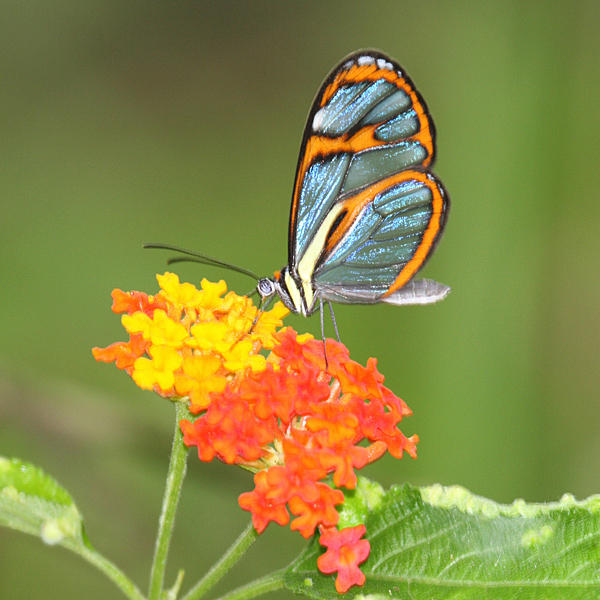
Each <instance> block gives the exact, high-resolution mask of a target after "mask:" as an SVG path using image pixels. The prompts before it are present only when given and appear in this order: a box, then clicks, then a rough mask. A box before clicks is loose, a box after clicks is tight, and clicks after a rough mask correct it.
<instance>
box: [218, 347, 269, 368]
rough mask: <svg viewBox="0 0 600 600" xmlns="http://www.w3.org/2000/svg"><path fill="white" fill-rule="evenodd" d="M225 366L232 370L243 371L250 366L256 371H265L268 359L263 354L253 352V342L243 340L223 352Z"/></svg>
mask: <svg viewBox="0 0 600 600" xmlns="http://www.w3.org/2000/svg"><path fill="white" fill-rule="evenodd" d="M223 357H224V358H225V368H226V369H229V370H230V371H241V370H242V369H245V368H246V367H250V368H251V369H252V370H253V371H254V372H258V371H264V370H265V367H266V365H267V361H266V359H265V357H264V356H262V354H253V350H252V342H251V341H250V340H243V341H241V342H238V343H237V344H236V345H235V346H233V348H231V349H230V350H228V351H227V352H224V353H223Z"/></svg>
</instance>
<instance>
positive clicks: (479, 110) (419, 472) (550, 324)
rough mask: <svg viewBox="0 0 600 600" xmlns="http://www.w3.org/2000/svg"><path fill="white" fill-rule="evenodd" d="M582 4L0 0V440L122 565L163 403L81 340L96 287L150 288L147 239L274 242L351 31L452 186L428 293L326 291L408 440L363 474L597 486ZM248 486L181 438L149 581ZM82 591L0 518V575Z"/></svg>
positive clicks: (157, 480) (157, 266)
mask: <svg viewBox="0 0 600 600" xmlns="http://www.w3.org/2000/svg"><path fill="white" fill-rule="evenodd" d="M599 20H600V4H598V3H597V2H595V1H593V0H590V1H587V2H574V3H566V2H527V3H523V2H520V1H518V0H513V1H508V2H507V1H505V2H480V3H474V2H466V1H456V0H452V1H438V2H433V1H431V2H419V3H414V2H399V1H376V0H375V1H373V0H372V1H370V2H368V3H367V2H364V3H350V2H347V1H346V2H340V1H330V2H302V3H300V2H297V3H292V2H289V3H286V2H281V3H280V2H262V1H258V2H257V1H255V2H247V3H242V2H185V3H184V2H180V3H172V2H141V1H129V2H127V1H126V2H122V1H119V2H117V1H114V0H111V1H107V0H77V1H75V0H70V1H66V0H63V1H55V2H51V3H48V2H41V1H39V0H38V1H35V0H34V1H31V2H6V3H3V8H2V20H1V21H0V33H1V38H0V39H1V40H2V41H1V42H0V45H1V47H2V52H0V69H1V79H2V85H1V88H0V115H1V116H0V118H1V119H2V137H3V143H2V157H1V160H0V185H1V196H0V198H1V201H0V202H1V208H2V209H1V213H0V232H1V236H0V245H1V248H2V249H1V252H0V270H1V278H2V279H1V281H2V292H1V296H0V297H1V300H0V306H1V307H2V310H1V311H0V331H1V332H2V333H1V335H0V386H1V387H0V415H1V417H0V418H1V421H0V423H1V428H0V454H2V455H7V456H19V457H21V458H23V459H25V460H29V461H32V462H34V463H36V464H38V465H40V466H41V467H43V468H44V469H45V470H47V471H48V472H49V473H51V474H53V475H54V476H56V477H57V478H58V480H59V481H60V482H61V483H62V484H63V485H64V486H65V487H66V488H67V489H68V490H70V491H71V493H72V494H73V495H74V497H75V499H76V501H77V503H78V505H79V507H80V509H81V511H82V512H83V514H84V516H85V519H86V524H87V531H88V534H89V536H90V538H91V540H92V542H93V543H94V544H95V545H96V546H97V547H98V548H99V549H100V550H102V551H104V552H105V553H106V554H107V555H108V556H109V557H110V558H111V559H113V560H114V561H115V562H117V564H119V565H120V566H121V567H122V568H124V569H125V570H126V571H127V572H128V573H130V574H131V575H132V576H133V578H134V579H135V580H136V582H137V583H138V584H139V585H140V586H142V588H143V589H146V583H147V581H146V580H147V575H148V568H149V564H150V559H151V554H152V542H153V538H154V533H155V528H156V521H157V516H158V510H159V505H160V498H161V495H162V485H163V478H164V475H165V472H166V466H167V455H168V450H169V447H170V440H171V433H172V426H173V423H172V419H173V411H172V407H171V406H170V405H169V404H168V403H167V402H165V401H162V400H160V399H159V398H158V397H155V396H153V395H152V394H151V393H149V392H142V391H140V390H138V389H137V388H136V387H135V386H134V385H133V383H132V382H131V381H130V380H129V379H128V378H127V377H126V375H124V374H123V373H122V372H120V371H117V370H116V369H115V368H114V367H112V366H108V365H103V364H96V363H95V362H94V361H93V359H92V356H91V352H90V348H91V347H92V346H94V345H107V344H109V343H111V342H112V341H115V340H119V339H123V337H124V334H123V331H122V329H121V326H120V322H119V318H118V317H117V316H115V315H113V314H112V313H111V312H110V303H111V299H110V295H109V294H110V291H111V289H112V288H114V287H120V288H122V289H140V290H145V291H149V292H152V291H155V290H156V282H155V279H154V274H155V273H156V272H162V271H163V270H164V269H165V263H164V261H165V259H166V253H161V252H157V251H149V250H146V251H144V250H142V248H141V245H142V243H143V242H147V241H161V242H167V243H174V244H179V245H182V246H185V247H189V248H194V249H197V250H200V251H204V252H207V253H209V254H212V255H213V256H216V257H220V258H222V259H224V260H229V261H231V262H235V263H238V264H241V265H244V266H246V267H248V268H250V269H253V270H255V271H257V272H259V273H261V274H269V273H271V272H272V271H273V270H275V269H277V268H280V267H281V266H283V264H284V263H285V262H286V258H287V257H286V248H287V246H286V235H287V222H288V210H289V199H290V195H291V187H292V182H293V176H294V169H295V166H296V160H297V152H298V146H299V142H300V137H301V134H302V131H303V127H304V120H305V117H306V113H307V111H308V108H309V105H310V102H311V100H312V98H313V95H314V93H315V92H316V90H317V88H318V86H319V84H320V82H321V80H322V78H323V77H324V76H325V75H326V74H327V72H328V70H329V69H330V68H331V67H332V66H333V65H334V64H335V63H337V61H338V60H340V59H341V57H343V56H344V55H345V54H347V53H348V52H351V51H353V50H355V49H358V48H361V47H376V48H380V49H382V50H383V51H385V52H386V53H388V54H390V56H392V57H394V58H396V59H397V60H398V61H399V62H400V63H401V64H402V65H403V66H404V67H405V68H406V70H407V71H408V73H410V75H411V77H412V78H413V79H414V81H415V82H416V84H417V86H418V87H419V89H420V90H421V92H422V94H423V95H424V96H425V98H426V100H427V103H428V104H429V107H430V109H431V111H432V113H433V116H434V119H435V123H436V126H437V130H438V162H437V165H436V168H435V170H436V173H437V174H438V175H439V176H440V177H441V178H442V179H443V181H444V182H445V184H446V187H447V188H448V190H449V192H450V196H451V198H452V210H451V214H450V219H449V223H448V227H447V229H446V234H445V236H444V238H443V240H442V242H441V244H440V245H439V246H438V250H437V252H436V254H435V256H434V257H433V259H432V260H431V261H430V263H429V264H428V266H427V268H426V270H425V272H424V273H425V275H427V276H430V277H433V278H436V279H439V280H440V281H443V282H445V283H447V284H449V285H451V286H452V288H453V292H452V294H451V295H450V296H449V297H448V299H447V300H446V301H445V302H443V303H442V304H440V305H439V306H432V307H415V308H404V309H399V308H394V307H391V306H374V307H361V306H351V307H349V306H340V307H338V308H337V311H336V315H337V319H338V324H339V327H340V330H341V333H342V339H343V341H344V342H345V343H346V345H347V346H348V347H349V348H350V349H351V351H352V354H353V357H354V358H356V359H357V360H360V361H365V360H366V359H367V357H369V356H377V357H378V359H379V365H380V369H381V370H382V372H383V373H384V374H385V375H386V378H387V382H388V384H389V385H390V387H391V388H392V389H393V390H394V391H395V392H396V393H397V394H398V395H400V396H402V397H403V398H404V399H405V400H406V401H407V402H408V404H409V405H410V406H411V407H412V408H413V410H414V411H415V416H414V417H412V418H410V419H408V420H406V421H405V423H404V427H403V429H404V431H405V432H406V433H415V432H418V434H419V435H420V437H421V440H422V441H421V445H420V449H419V459H418V460H417V461H412V460H411V459H410V458H405V459H404V460H402V461H401V462H398V461H395V460H391V459H389V460H388V459H384V460H382V461H380V462H379V463H377V464H376V465H374V466H372V467H371V468H370V469H368V470H367V473H366V474H367V475H370V476H372V477H374V478H378V479H379V480H380V481H381V482H382V483H384V484H385V485H390V484H391V483H393V482H402V481H407V480H408V481H411V482H413V483H416V484H429V483H433V482H442V483H446V484H450V483H460V484H463V485H465V486H467V487H468V488H470V489H471V490H473V491H474V492H476V493H478V494H483V495H486V496H489V497H492V498H494V499H495V500H499V501H503V502H508V501H511V500H512V499H513V498H515V497H524V498H525V499H527V500H531V501H543V500H549V499H557V498H558V497H559V496H560V495H561V494H562V493H563V492H565V491H570V492H573V493H575V494H576V495H577V496H579V497H582V496H586V495H589V494H592V493H596V492H600V478H599V477H598V471H599V468H600V435H599V433H600V405H599V402H598V387H599V384H600V369H599V368H598V348H599V342H598V340H599V338H600V320H599V318H598V306H599V305H600V280H599V277H598V259H599V257H600V235H599V222H600V202H599V190H600V174H599V169H598V159H599V156H600V151H599V149H600V116H599V114H600V113H599V110H598V107H599V97H600V66H599V65H600V61H599V56H600V37H599V36H598V24H599ZM177 271H178V272H179V273H180V275H181V276H182V278H184V279H186V280H188V281H192V282H195V283H197V282H199V280H200V279H201V277H202V276H207V277H209V278H212V279H218V278H221V277H226V278H227V280H228V282H229V284H230V285H231V287H233V288H234V289H236V290H237V291H239V292H244V291H247V290H248V289H249V288H250V286H251V283H250V282H249V280H247V279H245V278H243V277H242V276H237V275H235V274H233V275H231V274H228V273H223V272H220V271H216V270H214V269H211V268H208V267H206V268H205V267H201V266H199V265H184V266H181V268H179V269H177ZM318 321H319V320H318V317H313V318H312V319H308V320H303V319H301V318H290V319H289V320H288V321H287V322H288V323H289V324H293V325H294V326H295V327H296V328H298V329H299V330H300V331H311V332H313V333H317V334H318V331H319V323H318ZM250 486H251V480H250V477H249V476H248V474H246V473H244V472H241V471H236V470H235V469H233V468H228V467H225V466H223V465H218V464H215V465H212V464H211V465H205V464H200V463H199V461H197V460H196V459H195V457H194V456H190V460H189V472H188V478H187V480H186V484H185V487H184V494H183V500H182V504H181V511H180V518H179V521H178V523H177V529H176V532H175V538H174V545H173V548H172V555H171V563H170V565H171V567H170V569H169V572H168V581H169V582H171V581H172V580H173V578H174V576H175V572H176V568H177V567H180V566H183V567H185V568H186V570H187V577H186V581H187V583H188V585H189V584H190V583H191V582H192V581H194V580H195V579H197V577H199V575H200V574H201V573H203V572H204V571H205V570H206V568H207V567H208V566H209V565H210V564H212V562H213V560H214V559H215V558H216V556H218V555H220V552H221V551H222V550H224V549H225V548H226V547H227V546H228V545H229V543H230V542H231V541H232V540H233V539H234V538H235V537H236V536H237V534H238V532H239V531H240V530H241V528H242V527H243V526H245V524H246V522H247V514H246V513H244V512H243V511H241V510H240V509H239V508H238V507H237V501H236V498H237V495H238V494H239V493H241V492H242V491H244V490H247V489H249V488H250ZM215 506H216V507H218V508H217V509H215ZM265 538H266V539H264V540H260V541H259V543H258V544H256V546H255V547H254V548H253V549H252V550H251V552H250V553H249V555H248V557H247V559H245V560H244V561H243V562H242V563H241V564H240V565H238V567H236V569H235V571H234V573H233V574H232V580H231V581H230V582H229V583H228V585H227V587H230V586H232V585H236V584H239V583H242V582H244V581H247V580H249V579H251V578H253V576H254V575H255V574H256V573H257V572H258V573H262V572H265V571H267V570H269V569H270V568H271V566H272V565H274V566H277V567H279V566H282V565H283V564H285V562H286V561H287V560H288V559H289V558H291V557H292V556H293V554H294V553H295V552H296V551H297V549H298V548H300V547H301V546H302V543H301V540H300V539H299V536H298V535H296V534H292V533H290V532H289V530H282V529H280V528H277V527H276V526H273V525H271V527H270V528H269V529H268V530H267V533H266V534H265ZM184 587H185V586H184ZM220 589H221V590H222V589H225V586H222V587H221V588H220ZM49 590H50V592H49ZM49 594H50V595H49ZM82 594H84V595H85V597H86V598H88V600H94V599H96V598H112V597H119V593H118V592H117V590H116V589H115V588H113V586H112V585H111V584H110V583H109V582H107V581H105V580H104V579H103V578H102V577H101V576H100V574H98V573H97V572H96V571H95V570H94V569H93V568H91V567H89V566H87V565H85V564H83V563H80V561H79V559H78V558H77V557H75V556H73V555H71V554H69V553H68V552H66V551H64V550H62V549H51V548H48V547H45V546H43V544H42V543H41V542H40V541H39V540H36V539H33V538H29V537H26V536H24V535H20V534H17V533H13V532H8V531H4V530H2V531H0V598H48V597H58V596H59V595H60V597H61V598H70V597H80V596H81V595H82ZM278 597H284V595H281V594H280V595H279V596H278Z"/></svg>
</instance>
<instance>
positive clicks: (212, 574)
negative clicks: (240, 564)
mask: <svg viewBox="0 0 600 600" xmlns="http://www.w3.org/2000/svg"><path fill="white" fill-rule="evenodd" d="M257 537H258V534H257V533H256V531H255V530H254V527H253V526H252V523H250V525H248V527H246V529H245V530H244V531H242V533H241V534H240V535H239V537H238V538H237V540H235V542H233V544H232V545H231V546H230V547H229V549H228V550H227V552H225V554H223V556H222V557H221V558H220V559H219V561H218V562H216V563H215V564H214V565H213V566H212V567H211V568H210V570H209V571H208V572H207V573H206V575H205V576H204V577H203V578H202V579H201V580H200V581H199V582H198V583H197V584H196V585H195V586H194V587H193V588H192V589H191V590H190V591H189V592H188V593H187V594H186V595H185V596H184V597H183V598H182V600H199V598H202V596H204V594H206V592H208V591H209V590H210V589H211V588H212V587H213V586H214V585H216V583H217V582H218V581H219V580H220V579H221V578H222V577H223V576H224V575H225V574H226V573H227V572H228V571H229V570H230V569H231V567H233V565H234V564H235V563H236V562H237V561H238V560H240V558H242V556H243V555H244V553H245V552H246V550H248V548H250V546H251V545H252V544H253V543H254V541H255V540H256V538H257Z"/></svg>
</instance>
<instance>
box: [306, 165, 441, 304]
mask: <svg viewBox="0 0 600 600" xmlns="http://www.w3.org/2000/svg"><path fill="white" fill-rule="evenodd" d="M448 206H449V205H448V199H447V195H446V192H445V190H444V187H443V185H442V183H441V182H440V181H439V180H438V179H437V178H436V177H435V176H434V175H432V174H431V173H429V172H427V171H423V170H416V169H409V170H406V171H402V172H400V173H397V174H395V175H391V176H389V177H387V178H385V179H383V180H381V181H378V182H377V183H375V184H373V185H371V186H369V187H367V188H364V189H362V190H359V191H358V192H355V193H352V194H346V195H344V196H343V197H342V198H340V199H339V201H338V203H337V204H336V206H335V209H334V211H335V214H336V218H335V220H333V222H332V225H331V227H330V228H329V229H328V232H327V235H326V236H325V239H324V243H323V245H322V250H321V252H320V254H319V256H318V257H315V258H314V260H313V263H312V265H308V264H305V263H306V261H308V259H309V256H308V254H307V257H305V258H304V259H302V260H301V261H300V264H299V268H300V271H305V272H309V270H310V269H312V279H313V283H314V286H315V288H316V290H317V293H318V294H319V295H320V296H321V297H322V298H327V299H331V300H336V301H338V302H344V301H346V302H362V303H370V302H378V301H386V302H391V303H411V302H407V301H406V300H407V298H410V297H411V294H414V293H415V292H419V293H420V292H423V294H425V291H427V290H425V291H424V290H423V289H422V288H418V289H416V290H412V291H411V289H409V290H408V291H407V296H406V297H404V296H402V297H401V295H400V296H398V294H397V292H398V291H399V290H400V289H401V288H402V287H403V286H405V285H406V284H407V283H408V282H409V281H410V280H411V279H412V278H413V277H414V275H415V274H416V273H417V271H418V270H419V269H420V268H421V267H422V266H423V265H424V264H425V262H426V260H427V258H428V257H429V256H430V255H431V252H432V251H433V249H434V247H435V244H436V243H437V241H438V239H439V237H440V235H441V233H442V231H443V228H444V223H445V220H446V216H447V213H448ZM303 261H304V262H303ZM428 291H429V292H431V294H430V296H432V297H433V296H435V295H436V294H437V293H438V292H439V293H441V292H442V290H438V291H435V290H431V289H430V290H428ZM425 295H427V294H425ZM419 297H420V296H419ZM442 297H443V296H442ZM360 298H362V300H360ZM438 299H439V298H438ZM430 301H434V300H430ZM412 303H416V304H419V303H425V302H419V301H416V302H412Z"/></svg>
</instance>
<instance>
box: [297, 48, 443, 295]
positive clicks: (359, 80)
mask: <svg viewBox="0 0 600 600" xmlns="http://www.w3.org/2000/svg"><path fill="white" fill-rule="evenodd" d="M434 137H435V132H434V126H433V122H432V120H431V117H430V116H429V113H428V111H427V107H426V105H425V102H424V101H423V99H422V98H421V96H420V95H419V93H418V92H417V90H416V89H415V87H414V85H413V83H412V82H411V80H410V78H409V77H408V76H407V75H406V74H405V73H404V72H403V70H402V69H401V67H400V66H399V65H397V64H396V63H394V62H393V61H392V60H391V59H389V58H388V57H387V56H385V55H383V54H381V53H379V52H375V51H360V52H357V53H355V54H353V55H351V56H349V57H347V58H346V59H345V60H344V61H342V63H341V64H340V65H339V66H338V67H336V68H335V69H334V70H333V71H332V72H331V74H330V75H329V76H328V77H327V79H326V80H325V82H324V83H323V85H322V87H321V89H320V90H319V92H318V93H317V96H316V99H315V101H314V103H313V106H312V108H311V111H310V113H309V116H308V120H307V125H306V129H305V132H304V137H303V141H302V147H301V152H300V156H299V159H298V167H297V170H296V181H295V184H294V194H293V199H292V209H291V213H290V231H289V263H288V264H289V268H290V270H291V271H292V272H293V273H294V274H297V275H298V276H299V277H300V278H301V279H303V280H305V281H306V280H307V279H310V280H312V281H313V284H314V287H315V290H316V291H317V293H318V294H319V295H320V296H321V297H329V296H331V297H332V299H333V296H335V295H336V294H337V296H339V297H344V296H345V298H346V301H349V302H363V301H365V302H366V301H377V300H378V299H381V298H382V294H388V296H390V295H392V294H394V293H396V290H398V289H399V288H400V287H402V286H403V285H405V284H406V283H407V282H408V281H409V280H410V278H411V277H412V275H414V273H415V272H416V271H417V270H418V268H420V266H422V265H423V264H424V262H425V260H426V259H427V256H428V255H429V253H430V252H431V251H432V249H433V247H434V245H435V243H436V241H437V239H438V238H439V235H440V234H441V232H442V229H443V224H444V222H445V216H446V214H447V208H448V200H447V195H446V194H445V192H444V191H443V187H442V186H441V184H440V183H439V181H438V180H436V179H435V178H434V177H433V175H431V174H430V173H429V172H428V171H427V167H429V166H430V165H431V163H432V161H433V159H434V152H435V143H434ZM411 182H412V183H411ZM400 184H402V185H403V186H404V188H403V190H404V192H402V193H404V194H405V195H406V194H408V195H407V196H406V197H410V201H408V205H410V206H408V205H407V207H406V208H405V209H404V212H403V213H402V212H398V211H391V212H390V214H389V215H383V214H382V213H381V211H382V210H385V208H384V207H385V206H386V205H387V206H392V204H393V202H392V201H391V200H390V201H389V202H388V201H387V200H386V198H387V196H386V195H385V191H386V190H387V189H388V188H389V190H390V191H389V192H388V196H389V195H393V194H398V193H400V192H399V191H398V189H399V188H398V186H399V185H400ZM411 185H412V186H413V187H414V188H415V189H414V190H413V191H412V192H410V193H407V192H406V189H407V186H408V187H410V186H411ZM427 194H429V196H428V200H423V198H421V199H420V200H419V197H420V196H424V195H425V196H426V195H427ZM434 196H435V200H436V202H437V204H436V206H435V210H434V208H433V203H434ZM419 202H420V203H421V205H422V206H421V205H419ZM426 205H427V206H426ZM432 221H435V223H434V224H433V225H431V226H430V224H431V222H432ZM432 228H433V229H435V235H433V236H432V235H427V236H425V233H426V232H427V231H430V233H431V229H432ZM424 238H427V239H426V243H423V239H424ZM338 246H339V247H338ZM407 265H410V268H408V267H407ZM401 272H404V275H403V276H402V277H401V276H400V274H401ZM409 272H411V273H412V274H411V275H410V277H408V276H407V274H408V273H409ZM335 286H337V287H338V291H337V292H334V289H333V288H334V287H335ZM354 288H356V293H353V291H352V290H354ZM366 289H370V290H371V293H370V298H376V299H371V300H366V296H365V295H364V293H365V290H366ZM359 298H363V300H360V299H359ZM338 301H339V299H338Z"/></svg>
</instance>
